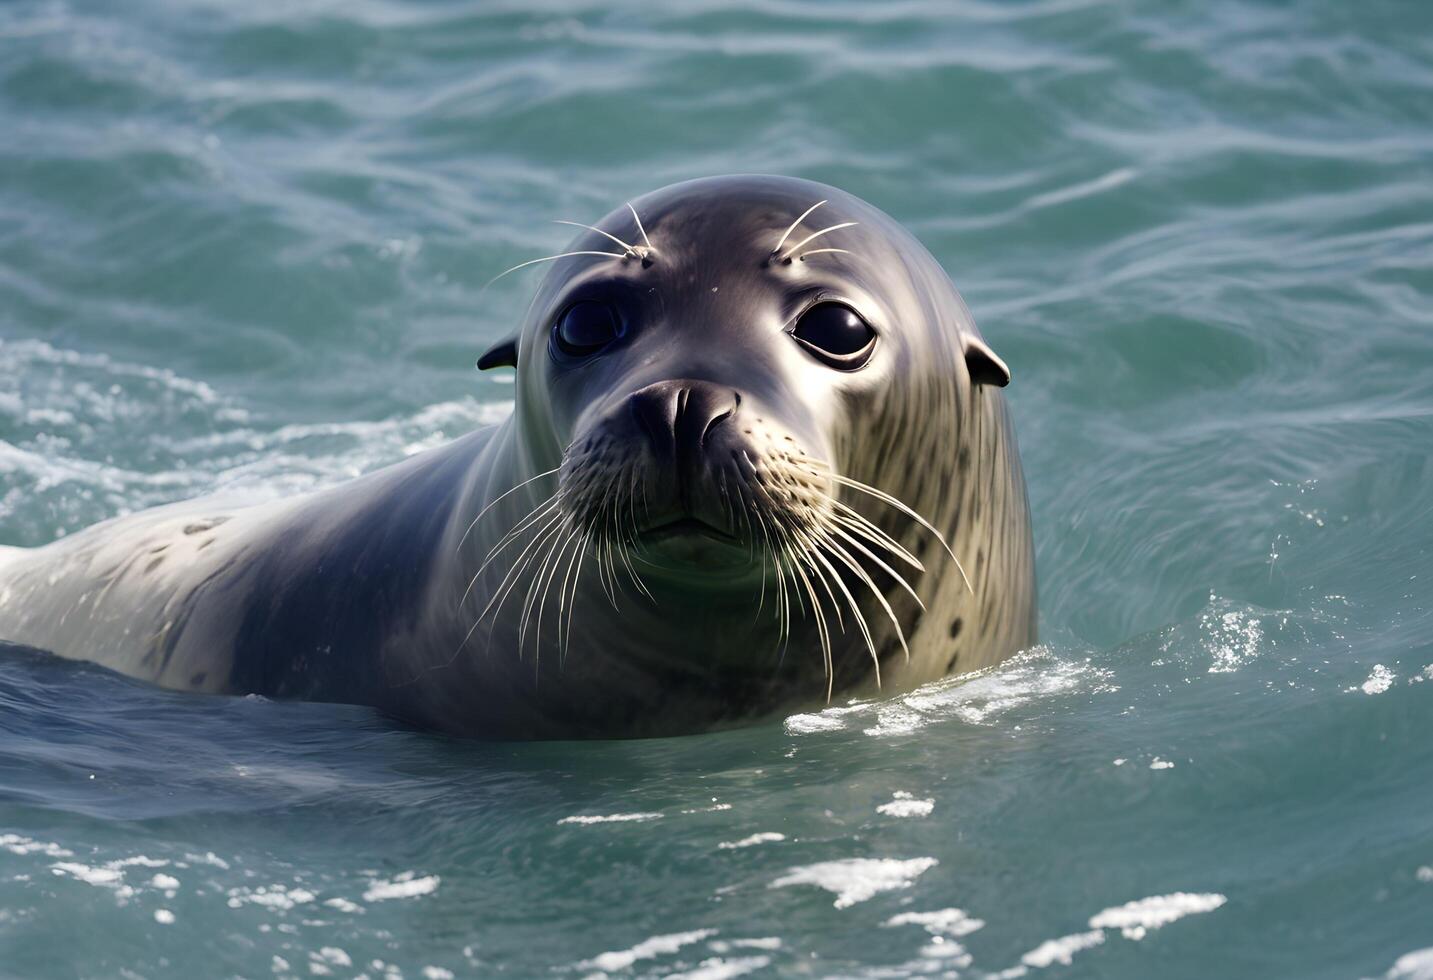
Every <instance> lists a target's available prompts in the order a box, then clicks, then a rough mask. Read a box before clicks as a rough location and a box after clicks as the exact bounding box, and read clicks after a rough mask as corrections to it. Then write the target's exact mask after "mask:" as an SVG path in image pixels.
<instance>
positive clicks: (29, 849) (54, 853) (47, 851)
mask: <svg viewBox="0 0 1433 980" xmlns="http://www.w3.org/2000/svg"><path fill="white" fill-rule="evenodd" d="M0 847H3V848H4V849H5V850H7V851H9V852H10V853H11V854H21V855H24V854H43V855H44V856H45V857H52V858H67V857H74V856H75V852H74V851H71V850H67V849H65V848H63V847H61V846H60V845H59V844H55V843H51V842H49V841H37V840H33V839H31V838H29V837H22V836H20V835H19V834H0Z"/></svg>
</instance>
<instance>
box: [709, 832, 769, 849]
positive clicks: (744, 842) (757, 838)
mask: <svg viewBox="0 0 1433 980" xmlns="http://www.w3.org/2000/svg"><path fill="white" fill-rule="evenodd" d="M785 839H786V835H785V834H778V833H776V832H775V831H765V832H763V833H759V834H752V835H751V836H750V837H743V838H742V839H741V840H729V841H722V842H721V843H720V844H718V845H717V847H718V848H719V849H721V850H723V851H732V850H735V849H737V848H738V847H755V846H756V845H757V844H775V843H777V842H778V841H784V840H785Z"/></svg>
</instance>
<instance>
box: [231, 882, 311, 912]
mask: <svg viewBox="0 0 1433 980" xmlns="http://www.w3.org/2000/svg"><path fill="white" fill-rule="evenodd" d="M228 895H229V902H228V904H229V907H230V908H231V909H236V908H239V907H240V906H241V905H244V904H245V903H247V904H249V905H261V906H263V907H264V908H271V909H278V910H279V911H281V912H287V911H288V910H289V909H291V908H293V907H294V906H295V905H307V904H308V903H309V902H312V901H313V900H314V898H315V896H314V893H313V892H311V891H309V890H308V889H307V888H288V887H286V886H284V885H260V886H259V887H258V888H230V889H229V892H228Z"/></svg>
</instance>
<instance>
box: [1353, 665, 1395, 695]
mask: <svg viewBox="0 0 1433 980" xmlns="http://www.w3.org/2000/svg"><path fill="white" fill-rule="evenodd" d="M1394 679H1395V678H1394V675H1393V671H1391V670H1389V669H1388V668H1387V667H1385V666H1383V664H1374V665H1373V670H1371V671H1370V672H1369V674H1368V680H1366V681H1364V682H1363V684H1362V686H1361V687H1360V690H1362V691H1363V693H1364V694H1382V693H1383V692H1384V691H1386V690H1388V689H1389V688H1390V687H1392V686H1393V681H1394Z"/></svg>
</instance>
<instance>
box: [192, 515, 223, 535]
mask: <svg viewBox="0 0 1433 980" xmlns="http://www.w3.org/2000/svg"><path fill="white" fill-rule="evenodd" d="M228 519H229V518H227V517H206V518H204V519H203V520H198V521H195V522H193V523H192V524H186V525H184V533H185V534H199V533H201V532H203V531H209V530H212V529H214V528H216V527H218V526H219V525H220V524H223V523H224V522H225V521H227V520H228Z"/></svg>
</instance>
